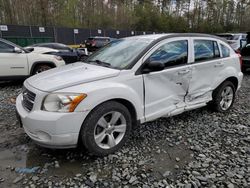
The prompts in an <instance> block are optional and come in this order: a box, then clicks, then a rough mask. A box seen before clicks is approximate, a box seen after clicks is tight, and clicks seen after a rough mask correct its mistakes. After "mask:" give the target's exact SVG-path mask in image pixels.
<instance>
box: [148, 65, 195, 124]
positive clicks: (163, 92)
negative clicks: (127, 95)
mask: <svg viewBox="0 0 250 188" xmlns="http://www.w3.org/2000/svg"><path fill="white" fill-rule="evenodd" d="M187 69H189V67H188V66H182V67H177V68H172V69H166V70H164V71H160V72H155V73H150V74H146V75H144V76H143V78H144V85H145V117H146V120H147V121H150V120H153V119H156V118H159V117H161V116H168V115H170V113H171V112H172V111H175V110H176V109H184V106H185V100H184V98H185V95H186V94H187V90H188V87H189V81H190V79H191V71H189V72H187V74H185V75H180V74H179V72H180V71H183V70H187Z"/></svg>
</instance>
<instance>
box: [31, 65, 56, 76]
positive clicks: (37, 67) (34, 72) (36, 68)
mask: <svg viewBox="0 0 250 188" xmlns="http://www.w3.org/2000/svg"><path fill="white" fill-rule="evenodd" d="M44 66H46V67H48V69H47V70H49V69H51V68H52V67H50V66H49V65H44V64H41V65H36V67H35V68H34V70H33V73H32V75H36V74H37V73H36V72H37V70H38V69H40V68H41V67H44ZM42 72H43V71H42Z"/></svg>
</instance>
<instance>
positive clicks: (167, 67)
mask: <svg viewBox="0 0 250 188" xmlns="http://www.w3.org/2000/svg"><path fill="white" fill-rule="evenodd" d="M179 41H186V42H187V62H186V63H183V64H179V65H172V66H166V67H165V68H164V69H163V70H165V69H169V68H172V67H179V66H183V65H188V57H189V41H188V39H186V40H185V39H183V40H173V41H169V42H166V43H165V44H162V45H160V46H159V47H158V48H156V49H155V50H154V52H156V50H158V49H159V48H161V47H162V46H163V45H166V44H169V43H172V42H179ZM154 52H153V53H151V54H150V56H149V57H148V58H147V59H146V61H145V62H148V61H149V58H150V57H151V56H152V55H153V54H154Z"/></svg>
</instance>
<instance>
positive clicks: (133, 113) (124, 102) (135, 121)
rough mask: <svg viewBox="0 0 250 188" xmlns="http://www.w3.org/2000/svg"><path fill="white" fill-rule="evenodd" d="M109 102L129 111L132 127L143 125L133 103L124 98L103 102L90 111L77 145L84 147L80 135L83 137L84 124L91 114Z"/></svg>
mask: <svg viewBox="0 0 250 188" xmlns="http://www.w3.org/2000/svg"><path fill="white" fill-rule="evenodd" d="M109 101H115V102H118V103H120V104H122V105H124V106H125V107H126V108H127V109H128V111H129V113H130V115H131V118H132V127H135V126H136V125H139V124H140V123H141V122H140V120H138V114H137V111H136V108H135V105H134V104H133V103H132V102H131V101H129V100H127V99H123V98H113V99H109V100H106V101H103V102H101V103H99V104H98V105H96V106H95V107H94V108H93V109H91V110H90V111H89V113H88V114H87V116H86V117H85V118H84V120H83V122H82V125H81V127H80V132H79V136H78V141H77V145H78V146H79V145H80V146H81V145H82V141H81V136H80V135H81V131H82V126H84V122H85V121H86V119H87V118H88V116H89V115H90V114H91V112H93V111H94V110H95V109H96V108H98V107H99V106H100V105H102V104H104V103H106V102H109Z"/></svg>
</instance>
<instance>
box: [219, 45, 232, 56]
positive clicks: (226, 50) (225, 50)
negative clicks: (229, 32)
mask: <svg viewBox="0 0 250 188" xmlns="http://www.w3.org/2000/svg"><path fill="white" fill-rule="evenodd" d="M220 48H221V52H222V57H229V56H230V49H229V48H228V47H226V46H225V45H223V44H220Z"/></svg>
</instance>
